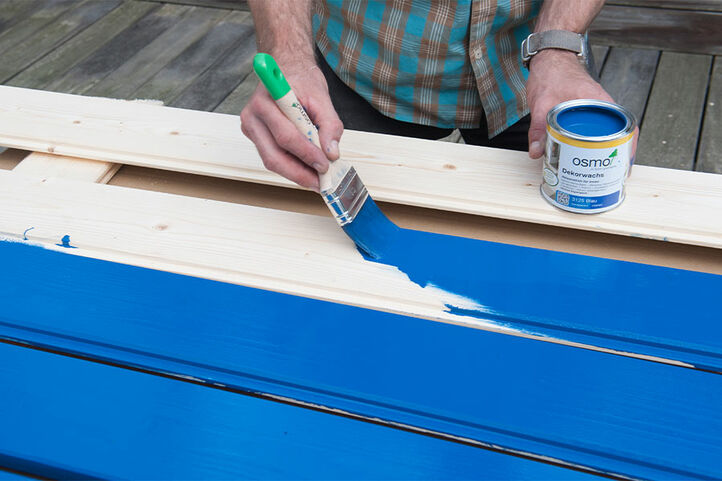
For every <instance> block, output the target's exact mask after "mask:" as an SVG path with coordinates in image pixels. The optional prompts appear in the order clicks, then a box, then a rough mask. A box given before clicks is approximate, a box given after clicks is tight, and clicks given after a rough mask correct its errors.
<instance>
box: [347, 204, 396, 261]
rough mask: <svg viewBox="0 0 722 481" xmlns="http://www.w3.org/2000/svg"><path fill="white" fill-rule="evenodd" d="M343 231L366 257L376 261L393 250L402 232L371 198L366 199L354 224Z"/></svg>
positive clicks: (348, 225)
mask: <svg viewBox="0 0 722 481" xmlns="http://www.w3.org/2000/svg"><path fill="white" fill-rule="evenodd" d="M343 230H344V232H346V235H348V236H349V237H350V238H351V240H353V241H354V243H355V244H356V247H358V248H359V250H360V251H361V253H362V254H363V255H364V256H366V257H368V258H370V259H374V260H378V259H381V258H382V257H384V256H385V254H386V253H387V252H390V251H391V250H393V248H394V243H396V242H397V236H398V234H399V232H400V231H401V229H399V227H397V226H396V224H394V223H393V222H391V221H390V220H389V219H388V217H386V216H385V215H384V213H383V212H381V209H379V207H378V206H377V205H376V202H374V200H373V199H372V198H371V196H369V197H367V198H366V201H365V202H364V205H363V207H361V209H360V210H359V212H358V213H357V214H356V217H355V218H354V220H353V222H351V223H349V224H346V225H344V226H343Z"/></svg>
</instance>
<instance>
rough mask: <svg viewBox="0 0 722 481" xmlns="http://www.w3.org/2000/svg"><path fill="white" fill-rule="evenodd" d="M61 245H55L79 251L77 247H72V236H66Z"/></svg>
mask: <svg viewBox="0 0 722 481" xmlns="http://www.w3.org/2000/svg"><path fill="white" fill-rule="evenodd" d="M60 242H61V243H60V244H55V245H56V246H58V247H65V248H66V249H77V248H76V247H75V246H71V245H70V236H69V235H67V234H66V235H64V236H63V238H62V239H61V240H60Z"/></svg>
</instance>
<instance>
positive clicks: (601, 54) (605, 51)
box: [591, 45, 609, 77]
mask: <svg viewBox="0 0 722 481" xmlns="http://www.w3.org/2000/svg"><path fill="white" fill-rule="evenodd" d="M591 49H592V58H594V73H595V74H596V75H597V77H599V76H600V75H601V74H602V68H603V67H604V62H605V61H606V60H607V55H609V47H608V46H607V45H592V46H591Z"/></svg>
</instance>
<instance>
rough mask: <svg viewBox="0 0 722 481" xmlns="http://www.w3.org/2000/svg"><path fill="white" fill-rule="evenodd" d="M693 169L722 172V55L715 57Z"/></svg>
mask: <svg viewBox="0 0 722 481" xmlns="http://www.w3.org/2000/svg"><path fill="white" fill-rule="evenodd" d="M695 170H698V171H700V172H715V173H717V174H722V57H715V60H714V69H713V70H712V78H711V79H710V85H709V92H708V94H707V100H706V105H705V113H704V122H703V124H702V135H701V138H700V141H699V152H698V154H697V163H696V165H695Z"/></svg>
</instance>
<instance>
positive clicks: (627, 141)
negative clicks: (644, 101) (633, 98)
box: [541, 99, 636, 214]
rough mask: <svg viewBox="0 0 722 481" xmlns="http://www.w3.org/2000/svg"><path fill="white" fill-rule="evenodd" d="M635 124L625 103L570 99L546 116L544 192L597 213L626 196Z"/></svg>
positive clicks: (562, 204) (572, 207) (569, 206)
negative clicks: (622, 104) (621, 104)
mask: <svg viewBox="0 0 722 481" xmlns="http://www.w3.org/2000/svg"><path fill="white" fill-rule="evenodd" d="M635 126H636V122H635V120H634V116H633V115H632V113H631V112H629V111H628V110H626V109H625V108H624V107H622V106H620V105H617V104H613V103H611V102H604V101H601V100H588V99H580V100H569V101H567V102H562V103H560V104H559V105H557V106H556V107H554V108H553V109H551V110H550V111H549V113H548V114H547V144H546V156H545V159H544V171H543V181H542V185H541V192H542V196H543V197H544V198H545V199H546V200H547V201H549V202H550V203H551V204H552V205H554V206H556V207H559V208H560V209H564V210H566V211H569V212H577V213H581V214H595V213H598V212H605V211H608V210H610V209H614V208H615V207H617V206H618V205H620V204H621V203H622V201H623V200H624V181H625V180H626V178H627V175H628V173H629V169H630V168H631V165H632V163H633V161H634V159H633V157H632V156H633V152H632V147H633V141H634V129H635Z"/></svg>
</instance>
